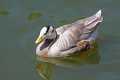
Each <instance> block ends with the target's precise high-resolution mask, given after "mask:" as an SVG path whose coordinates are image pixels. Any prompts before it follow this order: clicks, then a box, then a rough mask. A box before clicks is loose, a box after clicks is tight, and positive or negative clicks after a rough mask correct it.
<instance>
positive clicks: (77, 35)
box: [35, 10, 103, 57]
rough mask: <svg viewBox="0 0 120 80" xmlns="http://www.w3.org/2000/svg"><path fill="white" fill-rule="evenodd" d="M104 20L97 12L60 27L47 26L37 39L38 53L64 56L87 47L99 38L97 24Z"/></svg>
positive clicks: (40, 54)
mask: <svg viewBox="0 0 120 80" xmlns="http://www.w3.org/2000/svg"><path fill="white" fill-rule="evenodd" d="M102 21H103V17H102V15H101V10H99V11H98V12H97V13H96V14H94V15H92V16H90V17H88V18H84V19H81V20H78V21H75V22H73V23H71V24H67V25H63V26H60V27H58V28H55V27H54V26H51V25H49V26H45V27H43V28H42V29H41V31H40V34H39V36H38V38H37V40H36V41H35V43H36V44H38V46H37V48H36V54H37V55H38V56H42V57H64V56H69V55H70V54H73V53H75V52H77V51H81V50H82V49H85V48H87V47H88V46H90V45H91V42H93V41H95V40H96V38H97V29H98V27H97V25H98V24H99V23H100V22H102Z"/></svg>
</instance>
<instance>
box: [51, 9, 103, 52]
mask: <svg viewBox="0 0 120 80" xmlns="http://www.w3.org/2000/svg"><path fill="white" fill-rule="evenodd" d="M102 19H103V18H102V16H101V10H99V11H98V12H97V13H96V14H94V15H93V16H90V17H88V18H84V19H81V20H78V21H76V22H74V23H72V24H68V25H64V26H63V27H60V28H58V29H57V32H58V34H60V37H59V39H58V40H57V41H56V42H55V43H54V45H53V47H59V49H60V50H64V49H68V48H70V47H71V46H74V45H75V44H76V42H77V41H80V40H84V39H87V38H89V37H90V35H91V34H92V33H93V32H94V31H95V30H96V28H97V26H96V25H97V24H98V23H99V22H102Z"/></svg>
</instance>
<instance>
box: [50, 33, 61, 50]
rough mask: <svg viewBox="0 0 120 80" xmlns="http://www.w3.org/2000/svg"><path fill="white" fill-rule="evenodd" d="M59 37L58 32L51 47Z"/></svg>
mask: <svg viewBox="0 0 120 80" xmlns="http://www.w3.org/2000/svg"><path fill="white" fill-rule="evenodd" d="M58 38H59V35H58V34H57V35H56V37H55V38H54V39H53V41H52V42H51V43H50V45H49V48H50V47H51V46H52V45H53V44H54V43H55V42H56V41H57V39H58ZM49 48H48V49H49Z"/></svg>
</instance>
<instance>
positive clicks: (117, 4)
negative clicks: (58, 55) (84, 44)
mask: <svg viewBox="0 0 120 80" xmlns="http://www.w3.org/2000/svg"><path fill="white" fill-rule="evenodd" d="M119 8H120V1H119V0H0V80H47V79H48V80H50V79H51V80H120V26H119V24H120V9H119ZM99 9H102V11H103V16H104V21H103V23H102V24H101V25H100V29H99V33H100V35H99V40H98V48H97V49H95V50H93V51H92V52H90V53H89V54H88V53H85V54H81V56H79V57H70V58H68V59H66V58H65V59H57V60H56V59H50V60H49V59H45V60H44V59H42V58H36V56H35V48H36V45H35V43H34V41H35V39H36V37H37V36H38V33H39V30H40V29H41V26H43V25H48V24H54V25H56V26H60V25H63V24H67V23H71V22H73V21H75V20H77V19H80V18H82V17H88V16H91V15H92V14H94V13H95V12H97V11H98V10H99Z"/></svg>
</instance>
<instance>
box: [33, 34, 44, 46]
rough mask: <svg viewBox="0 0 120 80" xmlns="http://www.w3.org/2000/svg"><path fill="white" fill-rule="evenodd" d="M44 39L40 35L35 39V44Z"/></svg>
mask: <svg viewBox="0 0 120 80" xmlns="http://www.w3.org/2000/svg"><path fill="white" fill-rule="evenodd" d="M43 40H44V38H43V37H42V36H39V37H38V38H37V40H36V41H35V43H36V44H38V43H41V42H42V41H43Z"/></svg>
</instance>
